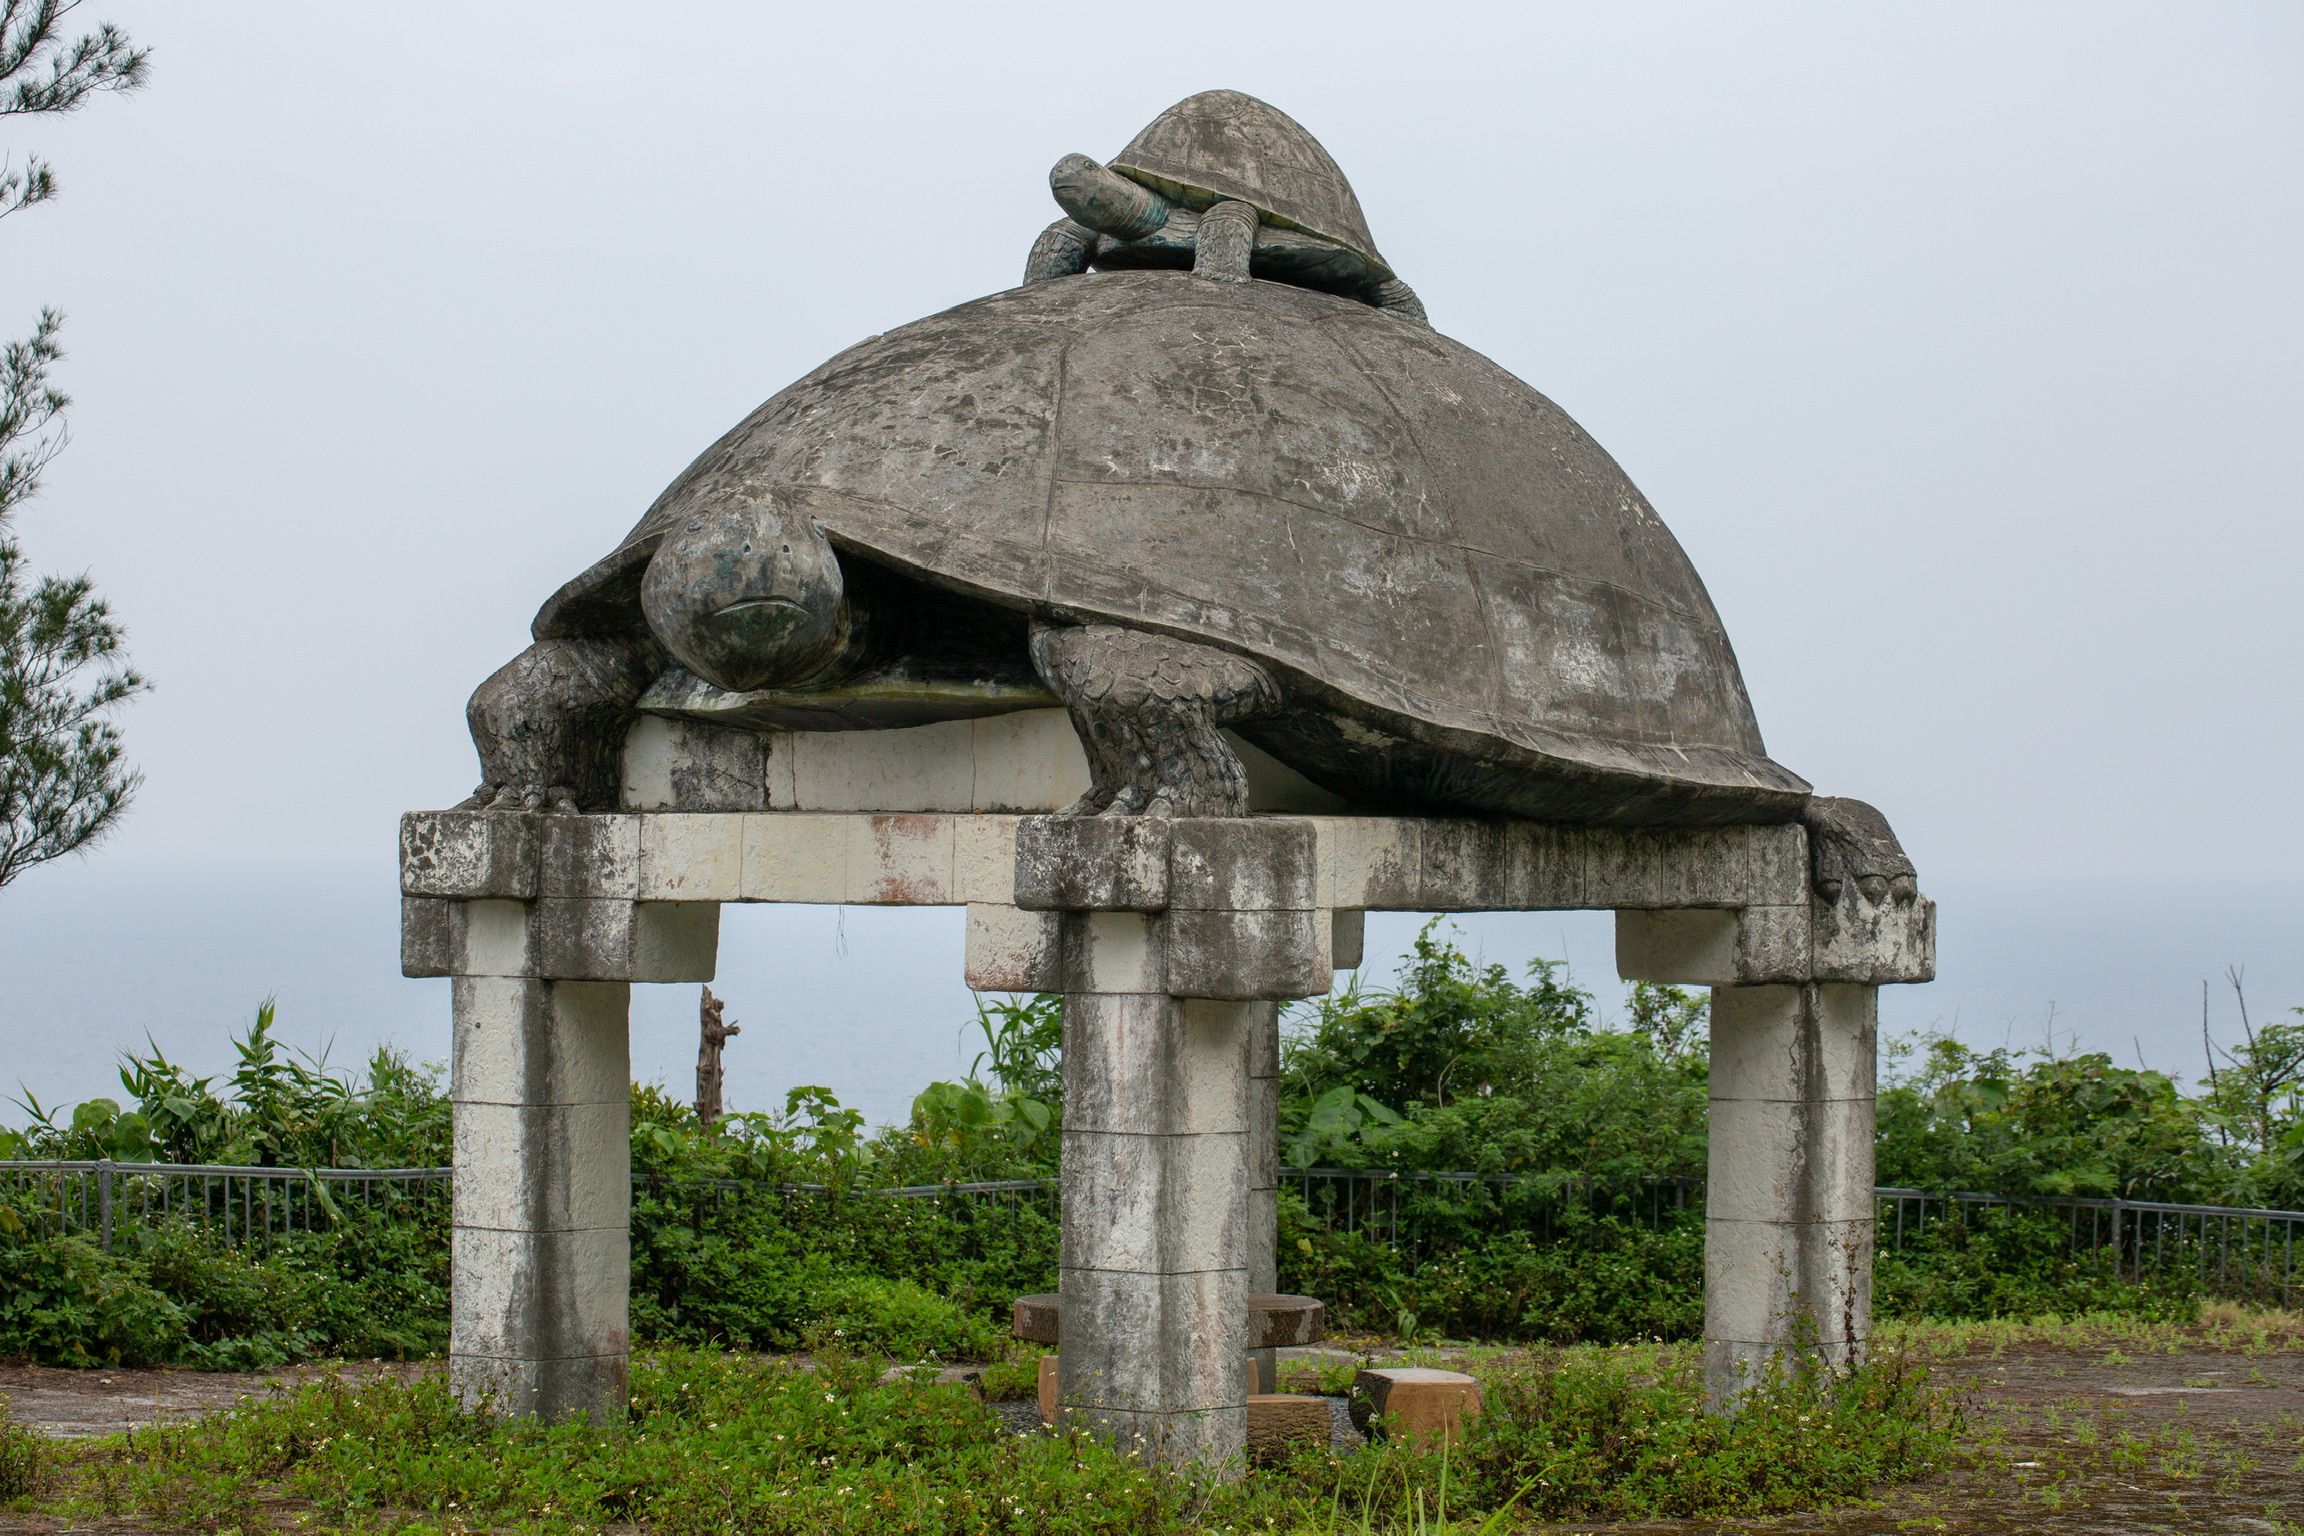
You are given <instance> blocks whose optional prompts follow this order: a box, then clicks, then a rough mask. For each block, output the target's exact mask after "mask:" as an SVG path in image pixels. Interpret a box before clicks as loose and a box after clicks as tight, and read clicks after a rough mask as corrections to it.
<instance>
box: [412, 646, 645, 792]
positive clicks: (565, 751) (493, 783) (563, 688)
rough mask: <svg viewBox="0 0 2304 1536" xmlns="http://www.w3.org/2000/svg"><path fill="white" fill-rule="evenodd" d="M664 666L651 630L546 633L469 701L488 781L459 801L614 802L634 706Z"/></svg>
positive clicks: (469, 720) (471, 722)
mask: <svg viewBox="0 0 2304 1536" xmlns="http://www.w3.org/2000/svg"><path fill="white" fill-rule="evenodd" d="M663 668H664V653H663V651H662V650H661V649H659V648H658V646H657V645H656V643H655V642H654V641H653V640H651V639H649V638H648V637H646V636H645V635H639V636H616V637H611V638H604V639H594V638H589V637H583V638H570V639H554V640H539V641H537V642H536V643H535V644H534V645H532V646H530V647H528V649H526V650H524V651H522V652H521V653H520V654H519V655H517V656H515V657H513V658H512V659H511V660H510V661H508V662H506V663H505V664H504V665H503V666H501V667H499V668H497V669H496V671H495V673H494V674H493V675H492V676H490V677H489V679H488V680H487V681H486V682H484V683H482V684H481V685H480V686H479V687H478V688H477V689H475V690H474V691H473V694H472V702H471V703H469V704H467V705H466V706H465V707H464V718H465V722H466V723H467V724H468V725H469V726H470V727H471V728H472V744H473V745H474V746H475V747H477V748H478V749H479V751H480V774H481V784H480V787H479V788H478V789H477V790H475V791H473V793H472V797H471V798H470V799H468V800H466V801H465V802H464V803H463V804H462V805H461V806H459V807H457V808H458V809H459V810H475V811H606V810H613V809H615V807H616V799H617V791H618V789H619V787H620V785H621V782H622V779H623V752H624V733H625V731H626V730H627V729H628V728H629V727H630V725H631V723H632V706H633V705H634V704H636V703H638V702H639V700H640V695H641V694H642V693H643V692H645V691H646V690H647V687H648V684H649V683H650V682H652V681H653V680H654V679H655V677H656V675H657V674H658V673H659V672H661V671H662V670H663Z"/></svg>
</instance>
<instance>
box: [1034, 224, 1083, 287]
mask: <svg viewBox="0 0 2304 1536" xmlns="http://www.w3.org/2000/svg"><path fill="white" fill-rule="evenodd" d="M1095 252H1096V231H1094V230H1092V229H1089V228H1088V227H1087V226H1085V225H1083V224H1080V223H1077V222H1075V221H1074V220H1071V219H1058V220H1057V221H1056V222H1055V223H1053V224H1051V225H1049V226H1048V227H1047V228H1046V229H1044V230H1042V231H1040V238H1039V239H1037V240H1035V241H1033V242H1032V254H1031V255H1029V256H1027V257H1025V258H1024V281H1026V282H1028V283H1044V282H1046V281H1047V280H1048V279H1050V278H1052V277H1077V276H1079V275H1080V274H1081V273H1083V272H1085V271H1087V270H1088V258H1089V257H1090V256H1092V255H1094V254H1095Z"/></svg>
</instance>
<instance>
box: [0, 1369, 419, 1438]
mask: <svg viewBox="0 0 2304 1536" xmlns="http://www.w3.org/2000/svg"><path fill="white" fill-rule="evenodd" d="M434 1368H435V1369H436V1368H437V1367H434ZM425 1369H426V1367H425V1366H422V1365H387V1364H382V1363H377V1364H362V1365H350V1366H316V1365H294V1366H286V1367H283V1368H282V1369H280V1370H277V1371H60V1370H55V1369H52V1368H50V1367H48V1366H44V1365H9V1366H0V1397H5V1398H6V1399H7V1400H8V1417H9V1418H11V1419H13V1420H14V1421H16V1422H17V1423H19V1424H28V1425H30V1426H31V1427H32V1428H34V1429H37V1430H39V1431H40V1432H41V1433H42V1434H46V1435H55V1436H58V1437H60V1438H77V1437H80V1436H84V1435H113V1434H118V1433H119V1432H120V1431H122V1430H127V1429H141V1428H143V1427H144V1426H145V1425H147V1424H157V1423H161V1422H163V1421H165V1420H169V1419H183V1418H191V1417H194V1416H196V1415H198V1414H203V1413H214V1412H215V1411H216V1410H218V1409H220V1408H230V1407H232V1406H233V1405H234V1404H236V1403H238V1402H239V1401H240V1400H241V1399H242V1398H248V1397H270V1396H274V1395H276V1394H279V1393H283V1392H289V1391H293V1390H295V1388H296V1387H298V1386H300V1385H302V1384H303V1383H304V1382H307V1381H310V1380H311V1379H312V1378H314V1377H315V1376H324V1375H327V1374H328V1373H329V1372H330V1371H333V1370H342V1371H344V1372H346V1373H347V1374H352V1375H389V1376H394V1377H397V1378H398V1379H400V1380H402V1381H406V1380H409V1379H411V1378H413V1377H414V1376H416V1375H417V1374H418V1373H419V1372H421V1371H423V1370H425Z"/></svg>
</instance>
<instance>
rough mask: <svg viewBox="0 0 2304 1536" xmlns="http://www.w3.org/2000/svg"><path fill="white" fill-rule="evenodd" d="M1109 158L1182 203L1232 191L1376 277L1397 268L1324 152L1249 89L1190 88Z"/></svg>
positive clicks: (1196, 204)
mask: <svg viewBox="0 0 2304 1536" xmlns="http://www.w3.org/2000/svg"><path fill="white" fill-rule="evenodd" d="M1111 165H1112V169H1113V170H1115V171H1118V172H1120V173H1121V174H1122V175H1123V176H1127V177H1130V178H1132V179H1134V180H1136V181H1140V182H1142V183H1144V184H1145V185H1146V186H1148V187H1151V188H1152V189H1153V190H1155V191H1158V192H1163V193H1166V194H1167V195H1168V196H1170V197H1172V198H1175V199H1176V200H1177V201H1178V202H1180V203H1182V204H1184V206H1186V207H1187V208H1205V207H1207V206H1208V205H1209V204H1211V203H1214V202H1217V201H1219V200H1221V199H1224V198H1233V199H1237V200H1238V201H1240V202H1243V203H1247V204H1249V205H1250V206H1251V207H1254V208H1256V209H1257V210H1259V211H1260V212H1262V213H1263V214H1264V215H1265V216H1266V217H1268V218H1270V219H1272V220H1274V221H1275V222H1277V223H1281V224H1286V225H1290V226H1292V227H1294V228H1296V229H1301V230H1305V231H1308V232H1309V233H1311V234H1315V235H1319V236H1321V237H1322V238H1324V239H1328V240H1333V241H1335V242H1336V243H1337V244H1338V245H1342V246H1345V247H1347V248H1348V249H1350V250H1351V251H1353V252H1354V253H1355V254H1357V255H1359V256H1361V257H1363V258H1364V259H1365V260H1366V261H1367V262H1368V264H1369V266H1370V267H1371V268H1373V269H1374V274H1375V276H1376V277H1378V278H1380V279H1381V278H1387V277H1390V276H1392V275H1393V273H1392V267H1391V264H1390V263H1389V262H1387V261H1385V259H1384V258H1383V257H1382V256H1380V255H1378V254H1377V252H1376V242H1375V240H1374V239H1373V238H1372V237H1371V236H1370V235H1369V233H1368V220H1367V218H1366V216H1365V215H1363V214H1362V213H1361V212H1360V199H1359V198H1357V197H1355V196H1354V195H1353V193H1352V184H1351V183H1350V182H1349V181H1346V180H1345V179H1344V172H1343V171H1342V170H1340V169H1338V167H1337V165H1336V162H1335V161H1334V160H1332V159H1330V158H1329V155H1328V151H1327V150H1325V149H1322V148H1321V147H1320V141H1319V140H1318V139H1315V138H1313V137H1312V135H1311V134H1309V133H1307V132H1305V131H1304V126H1303V125H1302V124H1301V123H1299V122H1297V121H1296V119H1294V118H1292V117H1290V116H1289V115H1288V114H1287V113H1285V112H1283V111H1281V110H1280V109H1279V108H1278V107H1275V106H1270V105H1268V104H1266V103H1264V102H1261V101H1258V100H1257V99H1256V98H1255V97H1253V96H1248V95H1243V94H1242V93H1241V92H1239V91H1202V92H1201V93H1200V94H1199V95H1197V96H1188V97H1186V98H1185V99H1184V100H1182V101H1180V102H1178V103H1176V105H1174V106H1172V107H1170V108H1169V109H1168V110H1167V111H1165V112H1163V113H1161V114H1160V115H1159V116H1158V117H1156V118H1154V119H1152V122H1151V124H1150V126H1148V127H1146V128H1145V130H1144V131H1143V132H1142V133H1139V134H1138V135H1136V137H1135V138H1133V139H1131V140H1129V141H1128V147H1127V148H1126V149H1124V150H1122V151H1120V153H1119V154H1117V155H1114V156H1113V157H1112V162H1111Z"/></svg>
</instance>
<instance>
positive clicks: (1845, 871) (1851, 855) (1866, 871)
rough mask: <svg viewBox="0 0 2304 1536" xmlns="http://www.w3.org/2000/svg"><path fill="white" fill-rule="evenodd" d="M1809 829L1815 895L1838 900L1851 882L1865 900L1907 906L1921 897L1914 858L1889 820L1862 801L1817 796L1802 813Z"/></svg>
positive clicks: (1809, 850) (1809, 852) (1872, 903)
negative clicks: (1906, 852)
mask: <svg viewBox="0 0 2304 1536" xmlns="http://www.w3.org/2000/svg"><path fill="white" fill-rule="evenodd" d="M1801 820H1802V821H1803V822H1804V823H1805V824H1806V826H1807V828H1808V857H1809V861H1810V864H1811V874H1812V877H1813V884H1814V887H1815V891H1816V894H1817V895H1818V896H1820V897H1822V898H1823V899H1824V900H1826V901H1834V902H1836V901H1838V900H1839V899H1840V896H1841V893H1842V892H1843V891H1845V890H1846V889H1847V888H1848V885H1849V884H1850V883H1851V882H1853V883H1854V884H1855V887H1856V891H1857V894H1858V895H1859V896H1861V897H1862V898H1863V899H1864V901H1865V902H1867V903H1869V904H1870V905H1873V906H1878V905H1879V904H1880V903H1882V902H1884V901H1893V902H1894V903H1895V904H1896V905H1898V906H1900V907H1908V906H1910V905H1912V903H1913V902H1915V901H1917V900H1919V899H1920V882H1919V878H1918V875H1917V874H1916V872H1915V871H1914V870H1913V868H1912V860H1911V859H1910V858H1909V857H1908V856H1907V855H1906V854H1905V852H1904V848H1903V845H1902V844H1901V843H1899V842H1897V840H1896V834H1895V832H1894V831H1893V830H1891V829H1890V827H1889V825H1888V818H1887V817H1885V816H1883V815H1881V814H1880V813H1879V812H1878V811H1877V810H1875V809H1873V808H1872V807H1871V806H1869V805H1866V804H1865V803H1864V802H1863V801H1861V800H1848V799H1838V798H1833V797H1829V796H1823V795H1819V796H1817V797H1816V798H1814V799H1812V800H1810V801H1809V802H1808V809H1807V810H1806V812H1805V813H1803V815H1802V816H1801Z"/></svg>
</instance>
